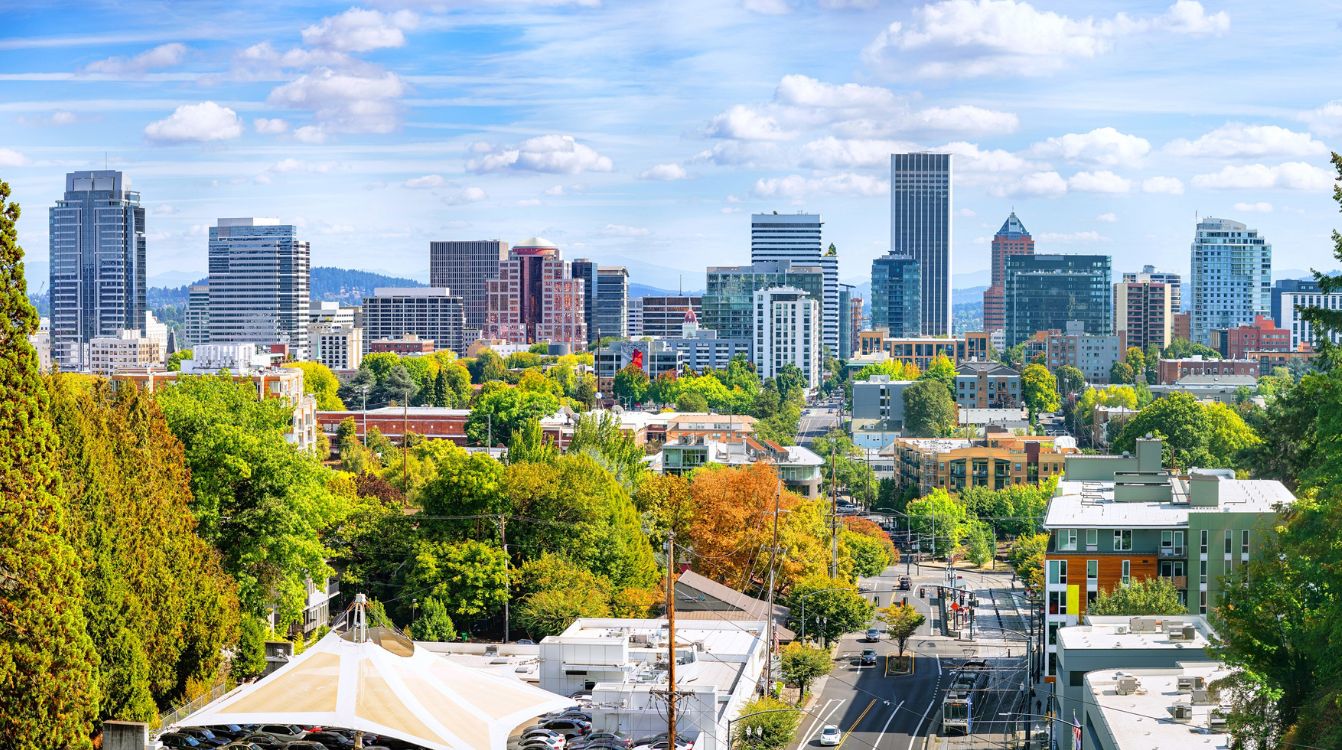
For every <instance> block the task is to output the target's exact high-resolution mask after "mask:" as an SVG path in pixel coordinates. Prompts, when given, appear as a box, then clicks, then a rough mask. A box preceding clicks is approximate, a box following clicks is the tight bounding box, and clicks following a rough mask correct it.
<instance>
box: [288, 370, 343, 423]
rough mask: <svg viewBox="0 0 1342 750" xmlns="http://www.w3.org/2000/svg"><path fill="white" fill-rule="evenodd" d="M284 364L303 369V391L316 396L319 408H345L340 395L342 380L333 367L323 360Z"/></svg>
mask: <svg viewBox="0 0 1342 750" xmlns="http://www.w3.org/2000/svg"><path fill="white" fill-rule="evenodd" d="M284 366H285V367H291V368H293V369H296V370H302V371H303V392H304V393H311V394H312V395H313V396H314V397H316V399H317V408H318V409H319V410H321V411H344V410H345V404H344V402H343V401H341V400H340V396H339V395H338V392H339V390H340V381H339V380H337V379H336V376H335V373H333V372H331V368H329V367H327V366H326V365H324V364H322V363H321V362H288V363H286V364H285V365H284Z"/></svg>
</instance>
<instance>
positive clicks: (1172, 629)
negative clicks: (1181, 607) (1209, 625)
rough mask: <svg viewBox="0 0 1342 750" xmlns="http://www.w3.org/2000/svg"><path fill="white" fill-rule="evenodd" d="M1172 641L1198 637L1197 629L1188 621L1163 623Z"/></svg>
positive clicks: (1190, 639) (1189, 639)
mask: <svg viewBox="0 0 1342 750" xmlns="http://www.w3.org/2000/svg"><path fill="white" fill-rule="evenodd" d="M1165 632H1166V633H1169V635H1170V640H1172V641H1192V640H1195V639H1196V638H1197V637H1198V629H1197V628H1196V627H1195V626H1194V625H1193V624H1192V623H1188V622H1171V623H1167V624H1166V625H1165Z"/></svg>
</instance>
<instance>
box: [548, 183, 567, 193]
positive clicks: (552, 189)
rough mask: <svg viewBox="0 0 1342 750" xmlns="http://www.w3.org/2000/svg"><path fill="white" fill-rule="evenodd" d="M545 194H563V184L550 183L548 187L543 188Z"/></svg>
mask: <svg viewBox="0 0 1342 750" xmlns="http://www.w3.org/2000/svg"><path fill="white" fill-rule="evenodd" d="M545 194H546V195H563V194H564V186H563V185H551V186H550V187H548V188H545Z"/></svg>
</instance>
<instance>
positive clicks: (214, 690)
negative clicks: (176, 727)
mask: <svg viewBox="0 0 1342 750" xmlns="http://www.w3.org/2000/svg"><path fill="white" fill-rule="evenodd" d="M227 692H228V683H226V682H225V681H224V680H220V681H218V682H216V683H214V685H212V686H211V687H210V689H209V690H207V691H205V692H204V693H201V694H200V695H198V696H196V697H195V698H193V699H191V700H190V701H187V702H186V703H184V704H182V705H180V706H178V707H177V708H175V709H173V710H172V711H169V712H168V713H165V714H163V715H162V717H161V718H160V721H159V725H158V728H157V729H155V730H154V732H153V734H154V736H156V737H157V736H158V735H160V734H162V733H163V732H165V731H167V728H168V727H170V726H172V725H173V724H176V723H177V722H179V721H181V720H182V719H185V718H186V717H188V716H190V715H191V714H193V713H195V712H196V711H199V710H200V709H201V708H202V707H204V706H206V705H209V704H210V703H213V702H214V701H216V700H219V699H220V698H221V697H223V696H224V694H225V693H227Z"/></svg>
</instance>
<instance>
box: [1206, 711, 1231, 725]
mask: <svg viewBox="0 0 1342 750" xmlns="http://www.w3.org/2000/svg"><path fill="white" fill-rule="evenodd" d="M1229 720H1230V711H1229V709H1225V708H1222V707H1220V706H1217V707H1216V708H1213V709H1212V715H1211V718H1209V719H1208V720H1207V726H1208V727H1210V728H1212V729H1225V728H1226V726H1227V725H1228V724H1229V723H1230V721H1229Z"/></svg>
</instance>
